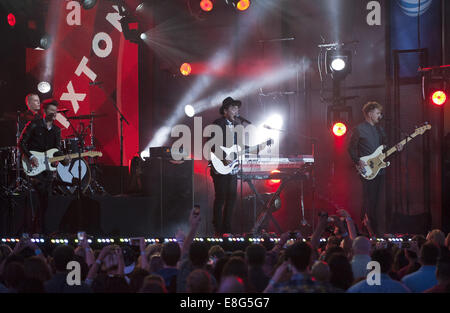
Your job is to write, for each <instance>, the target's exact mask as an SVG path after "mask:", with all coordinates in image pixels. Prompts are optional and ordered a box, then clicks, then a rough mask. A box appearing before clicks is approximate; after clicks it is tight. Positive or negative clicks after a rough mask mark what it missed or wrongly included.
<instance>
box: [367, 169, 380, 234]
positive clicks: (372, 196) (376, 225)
mask: <svg viewBox="0 0 450 313" xmlns="http://www.w3.org/2000/svg"><path fill="white" fill-rule="evenodd" d="M383 182H384V175H378V176H377V177H375V178H374V179H372V180H366V179H362V184H363V207H362V211H361V218H362V219H364V215H365V214H366V213H367V216H368V217H369V220H370V224H371V226H372V230H373V231H374V232H375V234H378V232H379V231H380V222H381V221H380V219H379V217H380V216H381V214H380V213H383V212H384V208H383V209H382V211H381V212H380V211H379V210H378V203H379V200H380V197H381V193H380V191H381V188H382V186H383Z"/></svg>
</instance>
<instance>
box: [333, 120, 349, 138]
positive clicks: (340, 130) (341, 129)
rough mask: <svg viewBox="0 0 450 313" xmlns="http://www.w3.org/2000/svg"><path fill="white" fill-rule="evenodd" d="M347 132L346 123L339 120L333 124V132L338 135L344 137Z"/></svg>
mask: <svg viewBox="0 0 450 313" xmlns="http://www.w3.org/2000/svg"><path fill="white" fill-rule="evenodd" d="M346 132H347V126H345V124H344V123H341V122H338V123H334V125H333V134H334V135H335V136H336V137H342V136H344V135H345V133H346Z"/></svg>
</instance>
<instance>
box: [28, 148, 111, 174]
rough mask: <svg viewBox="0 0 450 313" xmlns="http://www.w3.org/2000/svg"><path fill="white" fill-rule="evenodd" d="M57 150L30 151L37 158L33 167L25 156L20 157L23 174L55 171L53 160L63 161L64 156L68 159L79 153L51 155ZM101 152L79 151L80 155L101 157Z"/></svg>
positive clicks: (75, 157) (76, 156)
mask: <svg viewBox="0 0 450 313" xmlns="http://www.w3.org/2000/svg"><path fill="white" fill-rule="evenodd" d="M56 152H58V149H50V150H47V151H45V152H37V151H30V153H31V154H32V155H34V156H35V157H36V158H37V160H38V163H39V164H38V166H35V167H33V166H32V165H31V161H30V160H29V159H28V158H27V157H23V158H22V166H23V170H24V172H25V174H27V175H28V176H36V175H38V174H40V173H42V172H43V171H52V172H54V171H56V166H52V163H54V162H60V161H63V160H64V159H65V158H66V156H68V157H69V159H78V158H79V157H80V155H79V154H78V153H72V154H67V155H62V156H57V157H54V156H53V155H54V154H55V153H56ZM102 155H103V154H102V153H101V152H99V151H88V152H83V153H81V157H82V158H83V157H91V158H93V157H101V156H102Z"/></svg>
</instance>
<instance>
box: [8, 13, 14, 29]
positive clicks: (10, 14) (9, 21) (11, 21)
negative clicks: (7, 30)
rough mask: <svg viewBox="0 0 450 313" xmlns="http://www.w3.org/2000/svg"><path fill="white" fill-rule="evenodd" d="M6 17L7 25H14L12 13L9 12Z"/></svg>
mask: <svg viewBox="0 0 450 313" xmlns="http://www.w3.org/2000/svg"><path fill="white" fill-rule="evenodd" d="M7 19H8V24H9V26H11V27H14V26H15V25H16V16H15V15H14V14H12V13H9V14H8V17H7Z"/></svg>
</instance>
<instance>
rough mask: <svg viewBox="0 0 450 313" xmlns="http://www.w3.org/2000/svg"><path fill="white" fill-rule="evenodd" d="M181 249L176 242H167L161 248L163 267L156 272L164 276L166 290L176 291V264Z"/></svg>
mask: <svg viewBox="0 0 450 313" xmlns="http://www.w3.org/2000/svg"><path fill="white" fill-rule="evenodd" d="M180 255H181V249H180V246H179V245H178V243H176V242H167V243H165V244H164V245H163V247H162V249H161V261H162V263H163V268H161V269H160V270H159V271H157V272H156V273H157V274H158V275H161V277H162V278H164V282H165V285H166V287H167V291H168V292H170V293H174V292H176V291H177V275H178V268H177V264H178V261H179V260H180Z"/></svg>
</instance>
